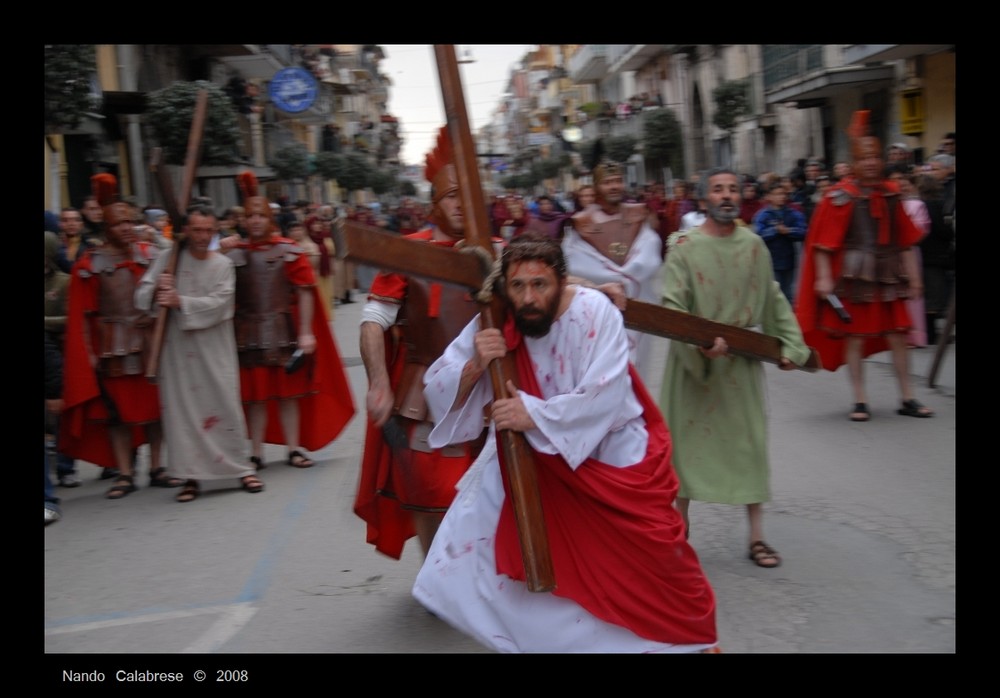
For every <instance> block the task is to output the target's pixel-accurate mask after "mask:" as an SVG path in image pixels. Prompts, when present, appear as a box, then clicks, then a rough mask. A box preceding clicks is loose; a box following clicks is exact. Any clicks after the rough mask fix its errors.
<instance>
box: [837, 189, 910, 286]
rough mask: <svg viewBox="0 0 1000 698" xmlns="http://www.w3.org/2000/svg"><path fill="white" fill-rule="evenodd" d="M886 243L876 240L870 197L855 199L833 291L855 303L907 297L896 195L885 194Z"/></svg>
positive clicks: (875, 227)
mask: <svg viewBox="0 0 1000 698" xmlns="http://www.w3.org/2000/svg"><path fill="white" fill-rule="evenodd" d="M886 205H887V207H888V211H889V243H888V244H886V245H879V244H878V221H876V220H875V219H874V218H872V216H871V211H870V206H869V200H868V199H867V198H864V199H862V198H857V199H855V200H854V210H853V212H852V214H851V225H850V228H849V229H848V231H847V237H846V238H845V239H844V262H843V265H842V266H841V270H840V278H839V279H838V280H837V285H836V287H835V288H834V293H835V294H836V295H837V296H839V297H841V298H846V299H848V300H850V301H851V302H854V303H871V302H874V301H891V300H896V299H897V298H906V297H907V287H908V284H907V277H906V274H905V273H904V272H903V268H902V257H901V251H900V249H899V245H898V243H897V231H896V216H897V215H898V214H899V212H900V208H899V206H898V199H897V198H896V197H894V196H887V197H886Z"/></svg>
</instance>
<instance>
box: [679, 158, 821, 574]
mask: <svg viewBox="0 0 1000 698" xmlns="http://www.w3.org/2000/svg"><path fill="white" fill-rule="evenodd" d="M699 198H700V199H701V200H702V202H703V203H704V205H705V208H706V212H707V217H706V220H705V222H704V223H702V224H701V226H699V227H696V228H693V229H690V230H688V231H685V232H682V233H675V234H674V235H673V236H671V241H670V251H669V252H668V254H667V264H666V269H665V272H664V283H663V303H664V305H665V306H667V307H668V308H673V309H675V310H681V311H684V312H687V313H691V314H693V315H698V316H700V317H704V318H707V319H709V320H714V321H716V322H722V323H725V324H727V325H734V326H736V327H743V328H752V329H759V330H760V331H762V332H764V333H765V334H768V335H771V336H774V337H777V338H778V339H780V340H781V345H782V358H781V368H782V369H784V370H792V369H794V368H795V367H796V365H801V364H803V363H805V361H806V360H807V359H808V357H809V348H808V347H807V346H806V344H805V342H804V341H803V339H802V332H801V330H800V329H799V325H798V322H797V321H796V319H795V314H794V312H793V311H792V307H791V305H789V303H788V299H787V298H785V296H784V294H783V293H782V292H781V288H780V287H779V286H778V284H777V282H775V280H774V272H773V270H772V266H771V256H770V253H769V252H768V250H767V246H766V245H765V244H764V242H763V240H762V239H761V237H760V236H759V235H757V234H756V233H754V231H753V230H751V229H750V228H748V227H746V225H745V224H744V223H743V222H741V221H740V220H739V219H738V216H739V210H740V179H739V177H738V176H737V175H736V174H735V173H734V172H732V171H731V170H728V169H725V168H717V169H714V170H712V171H710V172H709V173H708V175H707V176H705V177H702V178H701V180H700V183H699ZM727 352H728V346H727V345H726V342H725V340H724V339H723V338H722V337H718V338H716V340H715V344H714V345H713V346H712V347H711V348H709V349H705V348H703V347H697V346H691V345H687V344H682V343H681V342H671V343H670V354H669V357H668V359H667V367H666V372H665V375H664V380H663V388H662V391H661V395H660V409H661V410H662V411H663V414H664V416H665V417H666V419H667V424H668V426H669V427H670V431H671V434H672V436H673V440H674V453H673V461H674V468H675V469H676V471H677V474H678V476H679V477H680V482H681V487H680V491H679V493H678V497H677V507H678V509H680V511H681V514H682V515H683V517H684V522H685V525H686V526H688V530H690V524H689V519H688V506H689V504H690V500H692V499H694V500H698V501H703V502H717V503H722V504H745V505H746V506H747V515H748V518H749V524H750V537H749V544H750V549H749V557H750V559H751V560H753V561H754V562H755V563H756V564H757V565H759V566H761V567H777V566H778V565H780V564H781V557H780V556H779V555H778V553H777V551H775V550H774V549H773V548H771V547H770V546H769V545H768V544H767V543H766V542H764V531H763V511H762V506H761V505H762V503H763V502H766V501H768V500H769V499H770V497H771V492H770V466H769V463H768V448H767V417H766V414H765V404H764V397H765V396H764V375H763V367H762V366H761V364H760V362H759V361H755V360H752V359H746V358H743V357H739V356H733V355H730V354H728V353H727Z"/></svg>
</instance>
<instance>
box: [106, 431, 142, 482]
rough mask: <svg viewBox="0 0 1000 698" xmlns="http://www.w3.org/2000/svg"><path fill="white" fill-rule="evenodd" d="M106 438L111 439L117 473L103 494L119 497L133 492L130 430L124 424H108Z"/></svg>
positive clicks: (133, 471)
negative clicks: (112, 482)
mask: <svg viewBox="0 0 1000 698" xmlns="http://www.w3.org/2000/svg"><path fill="white" fill-rule="evenodd" d="M108 438H110V439H111V451H112V453H113V454H114V458H115V462H116V463H117V464H118V475H117V476H116V477H115V484H114V485H113V486H112V487H111V489H109V490H108V491H107V492H106V493H105V494H104V496H105V497H106V498H107V499H121V498H122V497H125V496H126V495H128V494H129V493H130V492H135V490H136V487H135V482H134V477H135V469H134V468H133V467H132V430H131V429H130V428H129V427H126V426H109V427H108Z"/></svg>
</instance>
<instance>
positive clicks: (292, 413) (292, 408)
mask: <svg viewBox="0 0 1000 698" xmlns="http://www.w3.org/2000/svg"><path fill="white" fill-rule="evenodd" d="M278 411H279V412H280V413H281V428H282V429H283V430H284V432H285V443H286V444H287V445H288V452H289V453H291V452H292V451H297V450H299V401H298V400H295V399H292V400H281V401H280V402H279V403H278Z"/></svg>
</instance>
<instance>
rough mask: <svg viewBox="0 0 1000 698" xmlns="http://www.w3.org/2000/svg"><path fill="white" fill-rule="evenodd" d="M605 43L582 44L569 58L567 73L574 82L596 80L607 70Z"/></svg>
mask: <svg viewBox="0 0 1000 698" xmlns="http://www.w3.org/2000/svg"><path fill="white" fill-rule="evenodd" d="M607 50H608V47H607V45H605V44H584V45H583V46H581V47H580V48H579V49H577V51H576V53H574V54H573V56H572V57H571V58H570V59H569V74H570V78H571V79H572V80H573V81H574V82H597V81H598V80H600V79H601V78H603V77H604V75H605V73H606V72H607Z"/></svg>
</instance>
